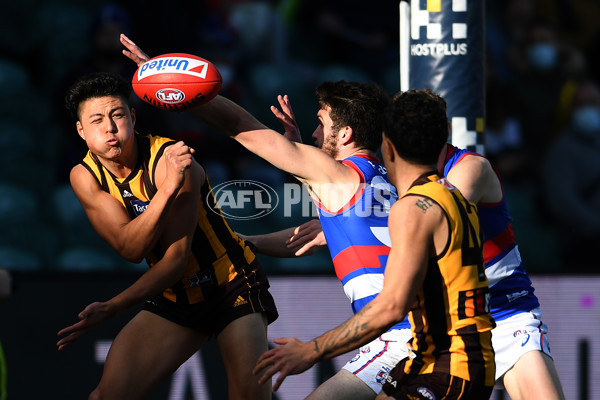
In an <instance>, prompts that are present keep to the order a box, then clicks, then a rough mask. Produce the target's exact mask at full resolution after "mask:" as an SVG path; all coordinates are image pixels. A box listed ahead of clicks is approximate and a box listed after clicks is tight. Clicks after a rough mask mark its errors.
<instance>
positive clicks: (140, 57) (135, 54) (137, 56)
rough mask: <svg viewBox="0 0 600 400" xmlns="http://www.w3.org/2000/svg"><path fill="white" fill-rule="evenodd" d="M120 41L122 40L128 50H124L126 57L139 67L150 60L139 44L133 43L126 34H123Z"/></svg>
mask: <svg viewBox="0 0 600 400" xmlns="http://www.w3.org/2000/svg"><path fill="white" fill-rule="evenodd" d="M119 39H120V40H121V43H122V44H123V46H125V47H126V48H127V50H123V54H124V55H125V57H127V58H129V59H130V60H131V61H133V62H134V63H136V64H137V66H138V67H139V66H140V65H142V64H143V63H145V62H146V61H148V60H149V59H150V57H149V56H148V55H147V54H146V53H144V52H143V51H142V49H140V48H139V47H138V45H137V44H135V43H133V41H132V40H131V39H129V38H128V37H127V36H125V35H124V34H122V33H121V36H120V37H119Z"/></svg>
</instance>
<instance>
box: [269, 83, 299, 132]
mask: <svg viewBox="0 0 600 400" xmlns="http://www.w3.org/2000/svg"><path fill="white" fill-rule="evenodd" d="M277 101H279V106H280V107H281V110H279V109H278V108H277V107H275V106H271V112H272V113H273V114H275V116H276V117H277V119H278V120H279V122H281V125H283V129H284V130H285V132H284V134H283V136H285V137H286V138H288V140H290V141H291V142H298V143H302V136H301V135H300V128H299V127H298V123H297V122H296V117H295V116H294V112H293V111H292V105H291V103H290V99H289V98H288V95H287V94H286V95H283V96H282V95H278V96H277Z"/></svg>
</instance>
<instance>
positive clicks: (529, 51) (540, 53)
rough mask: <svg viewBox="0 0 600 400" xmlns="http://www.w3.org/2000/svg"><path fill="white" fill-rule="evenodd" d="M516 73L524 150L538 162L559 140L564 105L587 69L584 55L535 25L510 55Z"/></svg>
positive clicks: (514, 85) (542, 24)
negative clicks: (549, 144) (552, 143)
mask: <svg viewBox="0 0 600 400" xmlns="http://www.w3.org/2000/svg"><path fill="white" fill-rule="evenodd" d="M509 57H510V62H511V65H512V66H513V68H514V70H515V79H514V80H513V81H512V88H511V89H512V91H511V92H512V94H513V96H514V99H513V100H512V101H514V105H515V109H516V110H517V117H518V118H519V120H520V122H521V126H522V132H523V140H524V146H525V148H526V149H527V151H528V153H529V155H530V157H532V159H536V158H537V157H538V156H539V155H541V154H542V153H543V151H544V149H545V147H546V145H547V144H548V143H550V141H551V140H552V139H553V138H554V137H555V136H556V134H557V133H558V130H559V127H560V126H561V123H562V119H563V118H564V117H563V116H562V114H561V105H562V104H563V103H564V100H563V99H564V98H569V97H570V94H572V91H573V88H574V86H573V85H574V82H575V81H576V80H577V79H578V78H579V77H580V75H581V74H582V72H583V71H584V69H585V62H584V59H583V57H582V56H581V52H580V51H579V50H578V49H576V48H573V47H571V46H569V45H568V44H567V43H566V42H564V41H563V40H562V39H561V38H560V37H558V35H557V33H556V31H555V30H554V29H553V27H552V26H551V25H549V24H547V23H545V22H539V21H536V22H535V23H533V24H532V25H531V26H530V27H529V29H528V31H527V34H526V36H525V38H524V40H523V42H522V43H520V44H518V45H515V47H514V48H513V49H512V50H511V53H510V55H509Z"/></svg>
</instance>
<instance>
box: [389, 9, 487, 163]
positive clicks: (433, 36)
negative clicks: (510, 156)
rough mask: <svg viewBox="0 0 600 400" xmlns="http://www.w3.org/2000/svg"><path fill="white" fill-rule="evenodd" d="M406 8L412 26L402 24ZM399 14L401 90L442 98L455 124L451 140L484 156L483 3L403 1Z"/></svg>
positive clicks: (449, 116) (456, 144)
mask: <svg viewBox="0 0 600 400" xmlns="http://www.w3.org/2000/svg"><path fill="white" fill-rule="evenodd" d="M402 3H405V4H402ZM403 6H404V7H405V9H406V12H405V13H404V14H406V15H407V17H406V18H408V19H409V21H410V23H408V24H407V22H406V21H403V20H402V19H403V17H402V15H403V11H402V8H403ZM400 15H401V20H400V40H401V50H400V59H401V60H400V61H401V72H400V75H401V90H407V89H425V88H429V89H431V90H433V91H434V92H436V93H438V94H440V95H441V96H443V97H444V98H445V99H446V102H447V103H448V118H449V120H450V121H451V128H452V129H451V136H450V142H451V143H452V144H454V145H455V146H458V147H461V148H467V149H469V150H472V151H477V152H478V153H481V154H483V153H484V150H485V132H484V125H485V124H484V121H485V64H484V53H485V20H484V2H483V1H481V0H410V1H409V2H401V3H400ZM403 36H405V37H406V38H403ZM403 70H404V71H403ZM406 70H408V74H407V73H406V72H407V71H406ZM403 77H404V78H403ZM403 85H404V87H402V86H403ZM406 85H408V87H406Z"/></svg>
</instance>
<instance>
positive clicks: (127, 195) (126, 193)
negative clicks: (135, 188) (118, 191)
mask: <svg viewBox="0 0 600 400" xmlns="http://www.w3.org/2000/svg"><path fill="white" fill-rule="evenodd" d="M123 197H133V195H132V194H131V193H129V192H128V191H127V190H123Z"/></svg>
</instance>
